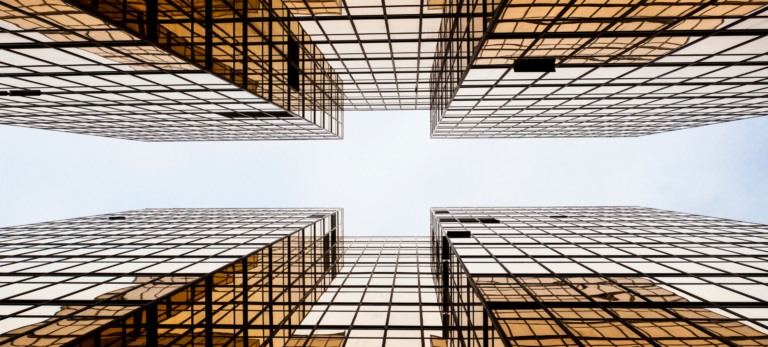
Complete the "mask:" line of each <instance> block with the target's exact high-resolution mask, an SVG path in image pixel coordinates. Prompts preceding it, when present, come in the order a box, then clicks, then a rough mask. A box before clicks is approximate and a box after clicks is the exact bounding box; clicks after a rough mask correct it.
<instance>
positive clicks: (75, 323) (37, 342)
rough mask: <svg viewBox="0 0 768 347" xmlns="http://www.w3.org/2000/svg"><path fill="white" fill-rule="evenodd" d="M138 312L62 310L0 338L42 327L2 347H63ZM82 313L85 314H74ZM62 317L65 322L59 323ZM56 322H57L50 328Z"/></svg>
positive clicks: (112, 308)
mask: <svg viewBox="0 0 768 347" xmlns="http://www.w3.org/2000/svg"><path fill="white" fill-rule="evenodd" d="M137 308H139V306H116V305H110V306H92V307H89V308H86V306H61V309H60V310H59V311H58V312H57V313H56V314H55V315H54V316H53V317H51V318H49V319H47V320H45V321H43V322H40V323H35V324H31V325H28V326H25V327H22V328H18V329H15V330H12V331H9V332H6V333H4V334H2V335H0V338H6V337H12V336H17V335H22V334H25V333H26V332H28V331H30V330H33V329H37V328H40V327H42V328H40V329H38V330H35V331H33V332H32V333H29V334H26V335H23V336H21V337H19V338H17V339H15V340H13V341H11V342H8V343H5V344H3V345H2V346H61V345H63V344H65V343H68V342H70V341H72V340H74V339H76V338H79V337H81V336H83V335H85V334H87V333H89V332H91V331H93V330H95V329H97V328H99V327H101V326H102V325H104V324H106V323H109V322H111V321H112V320H114V319H115V318H119V317H122V316H124V315H126V314H128V313H129V312H131V311H133V310H135V309H137ZM83 309H85V310H83ZM79 310H83V311H82V312H78V313H75V312H77V311H79ZM61 317H65V318H63V319H60V318H61ZM53 321H56V322H55V323H53V324H51V322H53Z"/></svg>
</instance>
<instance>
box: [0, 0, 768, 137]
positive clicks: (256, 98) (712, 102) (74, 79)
mask: <svg viewBox="0 0 768 347" xmlns="http://www.w3.org/2000/svg"><path fill="white" fill-rule="evenodd" d="M766 5H768V1H766V0H733V1H725V0H715V1H704V0H658V1H657V0H654V1H650V0H617V1H614V0H611V1H597V2H595V1H585V0H579V1H566V0H546V1H545V0H520V1H517V0H515V1H511V0H506V1H502V0H474V1H454V0H359V1H352V2H347V1H340V0H302V1H299V0H247V1H245V0H236V1H226V0H199V1H191V2H187V1H181V0H136V1H133V0H131V1H127V0H125V1H124V0H99V1H93V0H7V1H2V2H0V64H3V65H2V66H0V75H2V76H0V124H5V125H16V126H24V127H32V128H40V129H49V130H58V131H67V132H75V133H82V134H91V135H98V136H107V137H118V138H124V139H132V140H141V141H203V140H206V141H208V140H222V141H225V140H279V139H338V138H342V137H343V128H344V125H343V110H344V109H346V110H355V111H369V110H413V109H424V110H426V109H430V110H431V116H430V119H431V129H430V132H431V135H432V137H433V138H521V137H632V136H642V135H648V134H655V133H660V132H666V131H672V130H679V129H685V128H690V127H697V126H703V125H709V124H716V123H721V122H727V121H733V120H739V119H747V118H753V117H759V116H764V115H766V114H768V111H767V110H768V108H766V103H765V100H766V97H768V82H766V81H767V80H766V78H768V68H767V67H768V64H767V63H766V62H768V56H766V54H767V53H768V36H767V35H768V24H766V19H765V18H767V17H766V16H768V12H766V11H768V8H767V7H766Z"/></svg>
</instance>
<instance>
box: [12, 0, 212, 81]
mask: <svg viewBox="0 0 768 347" xmlns="http://www.w3.org/2000/svg"><path fill="white" fill-rule="evenodd" d="M5 3H6V4H8V5H11V6H14V7H16V8H18V9H19V10H21V11H24V12H27V13H30V14H34V15H35V16H36V17H37V18H35V17H31V16H27V15H25V14H23V13H21V12H19V11H14V10H11V9H10V8H8V7H5V6H1V5H0V20H2V21H5V22H7V23H10V24H13V25H14V26H16V27H17V28H18V29H19V30H47V31H46V32H41V33H40V36H41V37H38V39H40V38H42V37H45V38H47V39H48V40H50V41H54V42H84V41H86V39H85V38H83V37H80V36H78V34H79V35H82V36H85V37H86V38H88V39H91V40H95V41H138V38H136V37H134V36H132V35H130V34H128V33H126V32H125V31H122V30H120V29H118V28H117V27H114V26H112V25H109V24H107V23H105V22H104V21H102V20H101V19H98V18H96V17H94V16H92V15H90V14H87V13H85V12H83V11H80V10H79V9H77V8H75V7H73V6H70V5H68V4H66V3H64V2H63V1H61V0H29V1H27V0H24V1H20V0H9V1H5ZM43 20H45V21H49V22H51V23H53V24H54V25H50V24H48V23H46V22H44V21H43ZM60 28H64V29H67V30H70V31H61V30H59V29H60ZM78 49H80V50H82V51H85V52H88V53H91V54H95V55H97V56H99V57H100V58H102V59H106V60H108V61H110V62H112V63H114V64H125V65H128V68H129V69H131V70H135V71H147V70H158V68H161V69H165V70H198V69H197V68H196V67H194V66H192V65H190V64H188V63H186V62H185V61H184V60H182V59H179V58H176V57H174V56H172V55H170V54H168V53H166V52H164V51H162V50H160V49H158V48H155V47H152V46H126V47H114V48H113V49H114V50H113V49H110V48H106V47H82V48H78ZM150 64H156V66H157V67H154V66H152V65H150Z"/></svg>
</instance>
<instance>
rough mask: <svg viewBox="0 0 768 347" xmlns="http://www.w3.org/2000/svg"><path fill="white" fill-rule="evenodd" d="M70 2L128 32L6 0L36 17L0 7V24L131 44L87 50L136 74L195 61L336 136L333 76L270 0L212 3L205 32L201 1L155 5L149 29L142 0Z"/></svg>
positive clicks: (39, 4) (72, 12)
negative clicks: (4, 22) (153, 19)
mask: <svg viewBox="0 0 768 347" xmlns="http://www.w3.org/2000/svg"><path fill="white" fill-rule="evenodd" d="M72 1H73V2H76V3H79V5H80V6H82V7H85V8H88V9H90V10H92V11H93V12H95V13H99V14H101V15H103V16H105V17H107V18H109V19H111V20H112V21H113V22H114V23H115V24H116V25H121V26H124V27H125V28H128V29H129V30H130V32H131V33H130V34H129V33H127V32H125V31H122V30H119V29H118V27H117V26H115V25H111V24H108V23H107V22H105V21H103V20H101V19H99V18H97V17H95V16H92V15H90V14H88V13H86V12H83V11H81V10H79V9H78V8H76V7H74V6H70V5H69V4H67V3H65V2H63V1H62V0H33V1H21V0H10V1H7V2H6V3H8V4H9V5H11V6H15V7H17V8H19V9H20V10H22V11H26V12H28V13H30V14H31V15H34V16H36V17H37V18H34V17H32V16H29V15H25V14H23V13H21V12H19V11H14V10H12V9H10V8H7V7H2V8H1V9H0V20H3V21H6V22H8V23H10V24H12V25H15V26H17V27H19V28H20V29H22V30H45V31H43V32H41V33H42V35H45V36H46V37H47V38H48V39H50V40H53V41H57V42H78V41H80V42H83V41H87V40H89V39H90V40H99V41H107V40H108V41H118V40H119V41H133V42H135V44H134V45H132V47H121V49H122V50H118V51H119V53H116V52H114V51H112V50H111V49H107V48H96V49H90V48H89V49H88V50H87V51H88V52H90V53H93V54H96V55H99V56H101V57H102V58H105V59H109V60H112V61H114V62H115V63H122V64H125V63H128V62H127V61H128V60H141V61H136V62H130V64H131V65H130V68H131V69H132V70H136V71H147V70H157V69H163V70H199V68H197V67H196V66H195V64H197V66H202V67H204V68H206V69H208V70H209V71H211V72H213V73H214V74H216V75H218V76H219V77H221V78H223V79H225V80H227V81H229V82H230V83H232V84H235V85H237V86H240V87H242V88H244V89H247V90H249V91H251V92H253V93H255V94H257V95H259V96H261V97H262V98H264V99H266V100H268V101H271V102H273V103H275V104H276V105H278V106H280V107H282V108H283V109H285V110H288V111H292V112H294V113H296V114H297V115H299V116H300V117H303V118H305V119H307V120H309V121H310V122H312V123H315V124H316V125H318V126H320V127H323V128H324V129H326V130H328V131H330V132H332V133H334V134H337V135H339V134H341V133H342V130H341V127H342V124H341V123H342V119H341V117H342V114H341V112H342V101H341V99H342V94H341V93H342V91H341V89H340V88H341V87H340V79H339V77H338V76H337V75H335V74H334V73H333V68H332V67H331V66H330V65H329V64H328V63H327V62H325V61H324V60H323V54H322V53H321V52H320V50H319V49H318V48H317V47H316V46H315V45H314V44H312V43H311V42H310V39H309V36H308V35H306V33H305V32H304V31H303V29H302V28H301V26H300V25H299V24H298V22H295V21H294V22H288V21H283V20H281V18H286V17H290V16H291V14H290V13H289V12H288V10H287V9H286V8H290V7H291V5H290V4H284V3H283V2H281V1H279V0H274V1H270V2H268V3H269V4H271V6H272V8H266V7H265V6H264V4H266V3H267V2H262V1H259V0H248V1H242V0H239V1H234V2H227V1H220V0H213V1H212V4H211V8H210V9H209V11H210V14H211V17H212V18H211V20H212V23H211V27H210V28H207V27H206V25H203V24H202V23H204V22H205V21H204V19H205V16H206V13H208V12H207V11H206V6H205V4H206V2H205V1H203V0H196V1H193V2H191V3H188V2H183V1H177V0H159V1H158V3H157V16H158V18H157V21H158V22H157V23H158V24H157V26H156V27H150V23H151V21H150V19H149V16H150V13H149V12H148V11H147V6H148V5H147V3H146V2H145V1H132V0H101V1H90V0H72ZM310 3H311V4H313V5H310V6H311V7H312V8H313V10H315V6H314V5H317V6H318V7H317V10H315V11H322V8H328V10H327V11H329V13H330V12H333V11H336V10H339V11H340V8H338V7H336V9H332V8H331V7H329V6H332V5H333V4H332V3H333V1H331V2H327V1H318V2H313V1H310ZM294 5H295V3H294ZM294 7H295V6H294ZM270 10H273V11H270ZM333 13H335V12H333ZM38 18H39V19H38ZM246 18H248V19H249V20H253V21H252V22H248V21H247V20H246ZM41 19H42V20H41ZM261 19H263V20H264V21H261ZM43 20H47V21H50V22H51V23H52V24H53V25H51V24H47V23H46V22H45V21H43ZM60 28H64V29H66V30H68V31H62V30H61V29H60ZM75 33H76V34H75ZM78 34H79V35H82V36H78ZM149 35H152V37H150V36H149ZM144 38H147V39H149V40H150V41H151V42H153V44H156V45H158V46H159V47H161V49H158V48H155V47H151V46H148V45H147V44H146V43H145V42H143V41H141V39H144ZM166 51H169V52H175V53H176V54H178V55H179V56H181V57H183V59H181V58H178V57H176V56H174V55H173V54H169V53H167V52H166ZM120 53H122V54H130V55H131V57H127V56H121V54H120ZM190 63H194V64H190ZM152 64H154V66H153V65H152Z"/></svg>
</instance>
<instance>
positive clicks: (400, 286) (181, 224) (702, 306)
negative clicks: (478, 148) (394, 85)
mask: <svg viewBox="0 0 768 347" xmlns="http://www.w3.org/2000/svg"><path fill="white" fill-rule="evenodd" d="M431 219H432V231H431V235H430V236H408V237H391V236H390V237H343V235H342V229H343V223H342V211H341V210H339V209H147V210H137V211H129V212H124V213H116V214H108V215H101V216H93V217H85V218H76V219H71V220H64V221H56V222H50V223H40V224H32V225H26V226H19V227H12V228H5V229H0V236H1V237H2V239H0V245H1V247H0V257H2V258H0V263H2V264H0V272H2V273H3V274H2V276H0V280H1V281H2V283H3V285H2V287H0V296H1V298H0V318H1V319H0V330H1V331H0V339H2V341H0V346H93V347H102V346H103V347H107V346H109V347H113V346H179V347H180V346H206V347H212V346H221V347H224V346H249V347H256V346H258V347H261V346H275V347H283V346H290V347H306V346H328V347H394V346H397V347H448V346H461V347H513V346H579V347H585V346H653V347H660V346H731V347H733V346H766V345H768V290H766V289H768V286H766V284H765V283H768V273H767V272H766V271H768V270H766V269H768V267H767V266H766V263H767V261H766V257H768V239H766V237H765V236H764V235H766V231H767V230H768V226H765V225H760V224H754V223H746V222H738V221H732V220H725V219H719V218H711V217H704V216H696V215H690V214H684V213H677V212H669V211H663V210H655V209H648V208H641V207H526V208H512V207H510V208H434V209H432V211H431ZM246 298H247V299H246Z"/></svg>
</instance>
